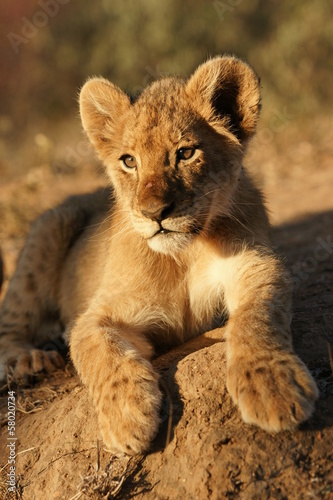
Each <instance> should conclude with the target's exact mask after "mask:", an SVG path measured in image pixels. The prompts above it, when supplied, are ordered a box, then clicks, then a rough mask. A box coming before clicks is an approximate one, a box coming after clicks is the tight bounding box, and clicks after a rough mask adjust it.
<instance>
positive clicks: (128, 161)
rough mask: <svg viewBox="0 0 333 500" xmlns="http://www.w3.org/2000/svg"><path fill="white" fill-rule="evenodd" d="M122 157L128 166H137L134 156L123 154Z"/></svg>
mask: <svg viewBox="0 0 333 500" xmlns="http://www.w3.org/2000/svg"><path fill="white" fill-rule="evenodd" d="M120 159H121V161H122V162H123V164H124V165H125V167H126V168H135V167H136V166H137V162H136V159H135V158H134V156H131V155H123V156H122V157H121V158H120Z"/></svg>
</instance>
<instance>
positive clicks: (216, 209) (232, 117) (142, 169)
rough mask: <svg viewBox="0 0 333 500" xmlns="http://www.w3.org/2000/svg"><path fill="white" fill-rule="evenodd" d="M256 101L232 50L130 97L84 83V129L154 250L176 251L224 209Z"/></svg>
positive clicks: (255, 86) (108, 86)
mask: <svg viewBox="0 0 333 500" xmlns="http://www.w3.org/2000/svg"><path fill="white" fill-rule="evenodd" d="M259 101H260V91H259V83H258V78H257V77H256V75H255V73H254V72H253V70H252V69H251V68H250V67H249V66H248V65H247V64H246V63H244V62H242V61H240V60H239V59H236V58H234V57H217V58H215V59H212V60H210V61H208V62H206V63H204V64H202V65H201V66H199V68H198V69H197V70H196V71H195V73H194V74H193V75H192V76H191V77H190V79H189V80H188V81H184V80H182V79H180V78H163V79H161V80H159V81H156V82H154V83H153V84H152V85H150V86H149V87H147V88H146V89H145V90H144V92H143V93H142V94H141V95H140V96H139V97H138V98H137V99H136V100H135V101H134V102H131V99H130V97H129V96H128V95H126V94H125V93H124V92H122V91H121V90H120V89H119V88H118V87H116V86H115V85H113V84H112V83H110V82H108V81H107V80H104V79H102V78H94V79H91V80H89V81H88V82H87V83H86V84H85V85H84V87H83V88H82V91H81V95H80V109H81V117H82V122H83V126H84V129H85V130H86V132H87V134H88V136H89V138H90V140H91V142H92V144H93V145H94V147H95V148H96V150H97V152H98V154H99V156H100V157H101V159H102V160H103V161H104V163H105V165H106V167H107V172H108V175H109V176H110V178H111V182H112V184H113V186H114V187H115V193H116V197H117V200H118V202H119V204H120V206H121V208H122V210H123V211H125V212H127V213H128V216H129V217H130V218H131V220H132V223H133V226H134V228H135V230H136V231H137V232H138V233H139V234H140V235H141V237H142V238H144V239H145V240H147V243H148V245H149V246H150V247H151V248H152V249H153V250H156V251H158V252H162V253H166V254H170V253H175V252H177V251H179V250H181V249H182V248H183V247H184V246H185V245H186V244H187V243H189V242H190V241H191V240H192V239H193V238H194V237H195V235H196V234H198V233H200V232H203V231H208V230H209V227H210V224H211V222H212V221H213V220H214V219H216V218H217V217H219V216H221V215H222V216H223V215H228V211H229V209H230V205H231V203H232V197H233V193H234V191H235V188H236V186H237V181H238V178H239V174H240V169H241V163H242V157H243V154H244V149H245V147H244V146H245V145H246V143H247V142H248V140H249V138H250V137H251V136H252V135H253V134H254V132H255V128H256V123H257V119H258V115H259V108H260V106H259Z"/></svg>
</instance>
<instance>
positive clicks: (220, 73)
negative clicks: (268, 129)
mask: <svg viewBox="0 0 333 500" xmlns="http://www.w3.org/2000/svg"><path fill="white" fill-rule="evenodd" d="M186 91H187V94H188V95H189V96H190V98H191V101H192V102H193V106H194V107H195V108H196V110H197V111H198V112H199V113H200V114H201V115H202V116H203V117H204V118H205V119H206V120H207V121H208V122H210V123H211V124H212V125H213V126H214V125H215V126H217V127H220V126H221V125H222V126H223V127H227V128H229V129H230V131H231V132H232V133H233V134H234V135H235V136H236V137H237V139H238V140H239V141H240V142H241V143H244V142H246V141H247V140H248V139H249V138H250V137H251V136H252V135H253V134H254V132H255V129H256V125H257V121H258V118H259V112H260V88H259V79H258V77H257V75H256V74H255V72H254V71H253V70H252V68H250V66H249V65H248V64H246V63H245V62H243V61H241V60H240V59H237V58H235V57H231V56H225V57H216V58H214V59H211V60H210V61H207V62H206V63H204V64H202V65H201V66H199V67H198V69H197V70H196V71H195V72H194V74H193V75H192V77H191V78H190V79H189V81H188V83H187V87H186Z"/></svg>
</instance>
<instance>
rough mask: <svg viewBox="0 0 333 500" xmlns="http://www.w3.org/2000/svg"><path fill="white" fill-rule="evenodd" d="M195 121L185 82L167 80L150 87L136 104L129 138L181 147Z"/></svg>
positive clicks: (172, 79)
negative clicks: (186, 133)
mask: <svg viewBox="0 0 333 500" xmlns="http://www.w3.org/2000/svg"><path fill="white" fill-rule="evenodd" d="M194 120H195V117H194V112H193V110H192V109H191V105H190V102H189V100H188V98H187V96H186V93H185V84H184V81H183V80H181V79H180V78H179V79H178V78H164V79H162V80H159V81H156V82H154V83H153V84H152V85H150V86H149V87H147V88H146V89H145V90H144V91H143V93H142V94H141V95H140V97H139V98H138V99H137V101H136V102H135V103H134V104H133V106H132V110H131V118H130V122H131V124H130V125H131V126H130V129H131V134H129V136H132V137H133V138H136V139H139V138H141V139H145V140H150V141H153V142H156V141H157V140H161V139H163V140H164V141H168V142H170V143H174V144H177V143H178V142H179V141H180V139H181V137H182V135H183V134H184V133H185V132H186V131H187V130H188V129H189V128H190V127H191V124H192V123H193V122H194Z"/></svg>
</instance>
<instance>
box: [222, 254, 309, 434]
mask: <svg viewBox="0 0 333 500" xmlns="http://www.w3.org/2000/svg"><path fill="white" fill-rule="evenodd" d="M227 260H228V263H227V265H228V266H229V280H228V282H227V283H226V286H225V299H226V303H227V306H228V309H229V311H230V320H229V323H228V326H227V333H226V337H227V363H228V364H227V387H228V390H229V393H230V394H231V396H232V398H233V400H234V401H235V402H236V403H237V404H238V406H239V408H240V411H241V413H242V416H243V419H244V420H245V422H247V423H251V424H256V425H258V426H259V427H261V428H263V429H265V430H267V431H269V432H276V431H280V430H283V429H292V428H294V427H295V426H296V425H297V424H299V423H300V422H302V421H304V420H306V419H307V418H308V417H309V416H310V415H311V413H312V411H313V408H314V402H315V400H316V399H317V397H318V390H317V387H316V385H315V383H314V381H313V379H312V377H311V375H310V373H309V372H308V370H307V368H306V367H305V365H304V364H303V362H302V361H301V360H300V359H299V358H298V356H297V355H296V354H295V353H294V352H293V348H292V339H291V333H290V303H291V287H290V283H289V278H288V276H287V275H286V273H285V271H284V269H283V267H282V265H281V264H280V263H279V261H278V260H277V259H276V258H275V257H274V256H273V255H272V254H270V253H269V252H268V251H266V250H263V251H261V252H258V251H244V252H243V253H242V254H240V255H236V256H234V257H231V258H230V259H227ZM230 269H231V270H232V271H231V273H230Z"/></svg>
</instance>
